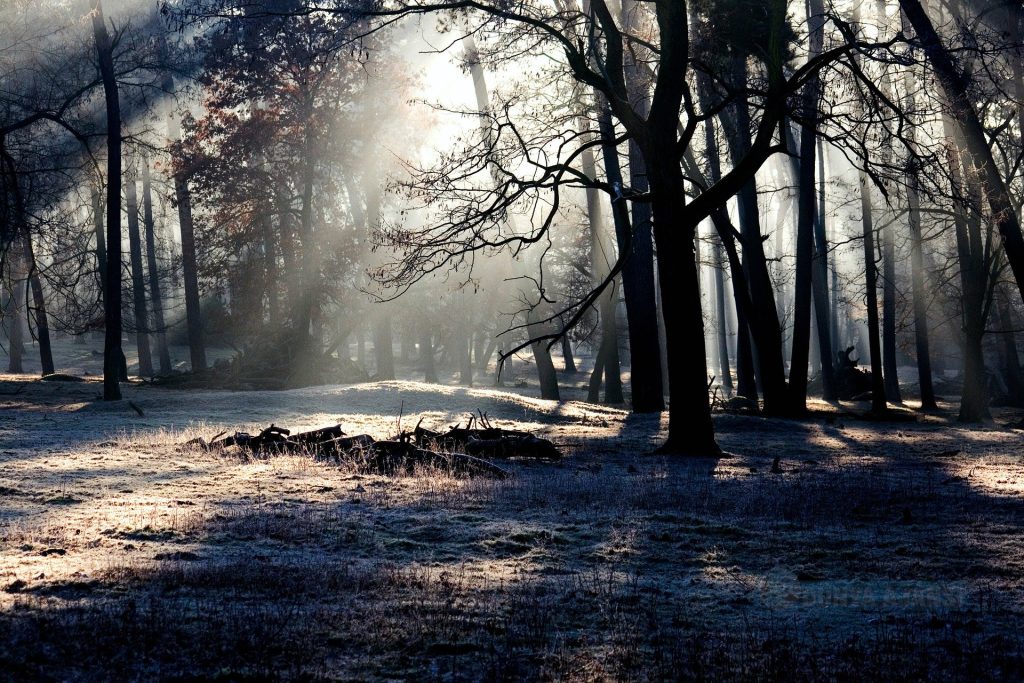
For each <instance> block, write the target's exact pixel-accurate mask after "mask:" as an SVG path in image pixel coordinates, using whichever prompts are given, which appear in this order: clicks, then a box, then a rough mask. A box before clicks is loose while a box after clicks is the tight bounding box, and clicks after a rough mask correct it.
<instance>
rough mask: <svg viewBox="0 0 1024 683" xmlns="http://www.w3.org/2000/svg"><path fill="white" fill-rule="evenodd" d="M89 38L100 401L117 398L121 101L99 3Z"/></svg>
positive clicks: (119, 321)
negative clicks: (100, 124) (98, 237)
mask: <svg viewBox="0 0 1024 683" xmlns="http://www.w3.org/2000/svg"><path fill="white" fill-rule="evenodd" d="M92 28H93V37H94V39H95V42H96V52H97V55H98V58H99V64H100V75H101V76H102V79H103V94H104V100H105V104H106V115H107V235H106V247H107V255H106V256H107V259H106V260H107V277H106V280H107V281H106V293H105V295H104V298H103V304H104V320H105V333H104V341H103V400H104V401H118V400H120V399H121V387H120V384H119V383H118V380H119V378H120V365H121V358H122V355H123V353H122V350H121V100H120V95H119V93H118V87H117V76H116V75H115V73H114V46H113V44H112V42H111V39H110V34H109V33H108V32H107V25H106V23H105V22H104V19H103V3H102V1H101V0H96V2H95V3H94V4H93V11H92Z"/></svg>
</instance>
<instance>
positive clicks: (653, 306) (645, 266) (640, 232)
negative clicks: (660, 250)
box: [619, 0, 667, 413]
mask: <svg viewBox="0 0 1024 683" xmlns="http://www.w3.org/2000/svg"><path fill="white" fill-rule="evenodd" d="M642 11H643V10H641V9H640V8H639V7H638V3H637V2H635V0H624V2H623V3H622V23H623V29H624V30H625V31H626V32H627V33H632V32H633V31H635V30H637V23H638V19H639V16H640V14H641V12H642ZM645 69H646V65H644V64H640V63H639V62H638V61H637V59H636V53H635V52H634V51H632V50H630V51H627V54H626V60H625V65H624V70H623V72H624V75H625V81H626V88H627V91H628V94H629V100H630V102H631V103H632V105H633V109H634V110H636V111H637V113H639V114H640V115H641V116H644V117H646V116H647V115H648V114H649V113H650V90H649V88H648V83H647V78H648V77H647V72H646V70H645ZM628 152H629V186H630V187H631V188H632V189H633V191H634V192H640V193H643V192H646V191H647V190H648V189H649V183H648V181H647V167H646V162H645V161H644V155H643V152H642V150H641V148H640V144H639V143H638V142H637V141H636V140H635V139H633V138H630V140H629V143H628ZM629 211H630V225H631V227H632V230H633V238H632V248H631V250H630V255H629V262H628V263H627V264H626V267H627V268H628V270H627V269H623V272H622V281H623V286H624V287H625V291H624V294H625V295H626V296H627V297H629V298H627V301H626V318H627V319H628V322H629V360H630V387H631V389H632V393H633V412H635V413H656V412H660V411H662V410H664V409H665V386H666V379H665V377H666V370H665V367H664V366H665V365H667V363H666V362H665V361H664V357H665V348H664V339H663V334H664V325H663V322H662V318H661V316H660V315H659V303H658V302H659V297H660V294H659V292H658V283H657V278H656V276H655V269H654V242H653V233H652V230H651V206H650V204H648V203H646V202H635V203H633V204H632V206H631V207H629ZM622 249H623V244H622V241H621V240H620V241H619V250H620V252H621V251H622ZM630 301H632V302H633V305H632V307H630ZM631 309H632V310H631Z"/></svg>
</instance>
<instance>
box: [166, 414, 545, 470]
mask: <svg viewBox="0 0 1024 683" xmlns="http://www.w3.org/2000/svg"><path fill="white" fill-rule="evenodd" d="M225 434H226V433H224V432H222V433H220V434H218V435H217V436H215V437H213V439H211V440H210V441H207V440H206V439H203V438H201V437H200V438H198V439H192V440H191V441H188V442H187V443H185V444H184V446H185V447H188V448H201V449H203V450H206V451H226V450H228V449H237V450H238V451H240V452H241V453H243V454H244V455H246V456H247V457H268V456H272V455H282V454H297V455H309V456H312V457H315V458H317V459H319V460H331V461H334V462H346V463H351V464H354V465H355V467H356V468H357V469H358V470H359V471H361V472H366V473H374V474H385V475H395V474H402V473H406V474H411V473H412V472H414V471H415V470H416V468H417V467H423V468H429V469H437V470H441V471H444V472H446V473H449V474H453V475H458V476H490V477H497V478H501V479H503V478H505V477H507V476H508V475H509V472H508V470H506V469H505V468H503V467H501V466H499V465H496V464H495V463H493V462H491V461H490V460H489V459H487V458H503V459H509V458H531V459H543V460H553V459H557V458H560V457H561V456H562V454H561V452H560V451H559V450H558V448H557V447H556V446H555V444H554V443H552V442H551V441H549V440H548V439H543V438H540V437H538V436H535V435H533V434H530V433H529V432H523V431H518V430H512V429H503V428H501V427H495V426H493V425H492V424H491V422H490V419H489V418H488V417H487V416H486V415H485V414H483V413H481V414H479V416H472V417H470V419H469V421H468V422H467V423H466V426H465V427H462V426H461V425H455V426H453V427H450V428H449V429H448V430H447V431H445V432H440V431H434V430H430V429H426V428H424V427H423V426H422V420H421V421H420V424H417V425H416V428H415V429H414V430H413V431H412V432H402V433H400V434H399V435H398V436H395V437H393V438H391V439H386V440H382V441H378V440H376V439H374V438H373V437H372V436H370V435H369V434H358V435H355V436H350V435H349V434H347V433H345V431H343V430H342V428H341V425H335V426H333V427H325V428H323V429H314V430H312V431H308V432H299V433H296V434H292V432H291V431H290V430H288V429H284V428H282V427H278V426H276V425H270V426H269V427H267V428H266V429H264V430H262V431H261V432H259V433H258V434H250V433H248V432H235V433H234V434H232V435H230V436H226V435H225Z"/></svg>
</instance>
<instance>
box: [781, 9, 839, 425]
mask: <svg viewBox="0 0 1024 683" xmlns="http://www.w3.org/2000/svg"><path fill="white" fill-rule="evenodd" d="M806 7H807V15H808V16H807V23H808V36H809V42H810V44H809V46H808V59H813V58H814V57H816V56H817V55H819V54H821V48H822V44H823V40H824V26H825V16H824V14H825V9H824V6H823V3H822V2H821V0H810V1H809V2H808V3H807V5H806ZM820 89H821V82H820V78H819V77H818V76H817V75H815V76H814V77H813V78H812V79H811V81H810V82H809V83H808V84H807V85H805V86H804V91H803V101H802V109H803V118H804V125H803V128H801V129H800V164H799V166H798V172H797V177H798V179H799V180H798V183H797V185H798V192H799V196H798V202H797V203H798V213H797V236H796V276H795V292H794V304H793V355H792V356H791V357H790V366H789V396H790V401H791V403H790V405H791V409H792V410H793V411H794V412H797V413H802V412H804V411H806V410H807V366H808V352H809V350H810V333H811V291H812V279H813V277H814V276H813V265H814V264H813V260H814V237H815V235H814V233H815V232H816V231H815V224H816V223H817V218H818V217H817V216H816V215H815V210H816V208H817V207H816V206H815V200H816V197H815V189H816V186H815V183H814V170H815V154H816V152H817V126H818V98H819V92H820ZM787 129H788V127H787ZM818 334H819V338H820V337H821V334H822V330H821V329H820V327H819V330H818ZM824 334H826V335H827V334H828V328H825V330H824ZM830 374H831V373H830ZM829 384H831V377H830V378H829ZM830 388H831V387H830Z"/></svg>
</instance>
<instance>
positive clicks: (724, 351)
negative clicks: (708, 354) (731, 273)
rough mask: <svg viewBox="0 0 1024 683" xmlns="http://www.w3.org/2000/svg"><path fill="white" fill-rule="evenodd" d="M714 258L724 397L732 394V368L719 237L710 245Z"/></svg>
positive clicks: (716, 314) (720, 372) (716, 311)
mask: <svg viewBox="0 0 1024 683" xmlns="http://www.w3.org/2000/svg"><path fill="white" fill-rule="evenodd" d="M711 253H712V257H713V258H714V262H715V265H714V278H715V323H716V331H717V338H718V375H719V377H718V381H719V382H720V383H721V385H722V390H723V391H724V392H725V395H726V397H729V396H732V389H733V386H732V370H731V368H730V367H729V327H728V320H727V319H726V310H725V275H724V273H723V272H722V271H723V269H724V268H725V265H724V264H723V262H722V242H721V239H714V240H713V241H712V247H711Z"/></svg>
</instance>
